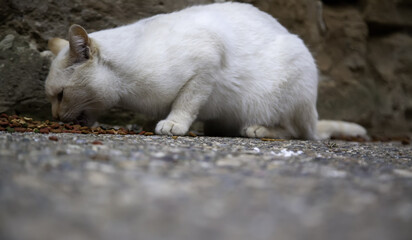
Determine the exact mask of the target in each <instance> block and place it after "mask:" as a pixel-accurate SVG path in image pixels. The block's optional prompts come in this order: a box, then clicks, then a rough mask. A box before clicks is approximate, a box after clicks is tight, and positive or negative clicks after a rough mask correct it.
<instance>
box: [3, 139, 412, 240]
mask: <svg viewBox="0 0 412 240" xmlns="http://www.w3.org/2000/svg"><path fill="white" fill-rule="evenodd" d="M50 136H55V137H57V141H53V140H50V139H49V137H50ZM51 139H54V140H56V139H55V138H51ZM95 141H99V142H95ZM93 142H94V143H95V144H93ZM96 143H97V144H96ZM100 143H101V144H100ZM411 226H412V147H411V145H405V146H404V145H401V144H400V143H398V142H391V143H355V142H342V141H262V140H260V139H242V138H210V137H195V138H193V137H179V138H177V139H173V138H171V137H166V136H120V135H98V136H95V135H77V134H50V135H41V134H33V133H13V134H10V133H5V132H0V239H5V240H26V239H27V240H28V239H30V240H48V239H53V240H54V239H76V240H82V239H87V240H90V239H103V240H104V239H107V240H112V239H120V240H123V239H144V240H152V239H153V240H158V239H168V240H185V239H190V240H193V239H197V240H201V239H205V240H210V239H226V240H232V239H233V240H243V239H245V240H250V239H254V240H272V239H294V240H297V239H302V240H303V239H305V240H306V239H328V240H331V239H365V240H366V239H376V240H381V239H382V240H386V239H399V240H401V239H405V240H407V239H410V237H411V236H412V229H411Z"/></svg>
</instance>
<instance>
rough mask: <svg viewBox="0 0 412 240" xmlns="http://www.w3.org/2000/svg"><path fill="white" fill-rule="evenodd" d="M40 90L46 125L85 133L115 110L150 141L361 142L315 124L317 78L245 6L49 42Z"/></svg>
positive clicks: (296, 45)
mask: <svg viewBox="0 0 412 240" xmlns="http://www.w3.org/2000/svg"><path fill="white" fill-rule="evenodd" d="M49 48H50V49H51V51H52V52H53V53H54V54H55V55H56V57H55V59H54V61H53V63H52V65H51V69H50V73H49V76H48V78H47V80H46V94H47V96H48V98H49V99H50V101H51V103H52V112H53V116H54V117H55V118H57V119H60V120H62V121H73V120H76V119H77V120H79V121H80V122H83V123H85V124H89V125H90V124H92V123H93V122H94V121H95V120H96V118H97V116H98V115H99V114H100V113H101V112H103V111H104V110H107V109H109V108H111V107H114V106H116V105H120V106H122V107H125V108H129V109H132V110H134V111H138V112H141V113H144V114H147V115H149V116H151V117H154V118H157V119H164V120H162V121H160V122H159V123H158V124H157V126H156V133H157V134H167V135H184V134H186V133H187V132H188V130H189V127H190V126H191V124H192V123H193V121H195V120H196V119H199V120H202V121H205V132H206V134H209V135H224V136H239V135H241V136H245V137H258V138H261V137H270V138H301V139H324V138H328V137H330V136H331V135H332V134H345V135H366V131H365V129H364V128H363V127H361V126H359V125H357V124H353V123H345V122H338V121H318V114H317V111H316V98H317V87H318V73H317V68H316V65H315V62H314V59H313V57H312V55H311V54H310V52H309V51H308V49H307V48H306V46H305V45H304V43H303V41H302V40H301V39H299V37H297V36H296V35H293V34H291V33H289V32H288V31H287V30H286V29H285V28H284V27H283V26H281V25H280V24H279V23H278V22H277V21H276V20H275V19H274V18H273V17H271V16H270V15H268V14H266V13H264V12H261V11H259V10H258V9H257V8H255V7H253V6H252V5H249V4H243V3H231V2H230V3H218V4H211V5H204V6H195V7H190V8H187V9H184V10H181V11H178V12H174V13H170V14H161V15H157V16H154V17H151V18H148V19H143V20H141V21H138V22H136V23H134V24H131V25H127V26H122V27H118V28H114V29H109V30H103V31H98V32H94V33H91V34H90V35H88V34H87V33H86V31H85V30H84V29H83V28H82V27H80V26H78V25H73V26H71V27H70V30H69V41H66V40H63V39H58V38H54V39H51V40H50V41H49Z"/></svg>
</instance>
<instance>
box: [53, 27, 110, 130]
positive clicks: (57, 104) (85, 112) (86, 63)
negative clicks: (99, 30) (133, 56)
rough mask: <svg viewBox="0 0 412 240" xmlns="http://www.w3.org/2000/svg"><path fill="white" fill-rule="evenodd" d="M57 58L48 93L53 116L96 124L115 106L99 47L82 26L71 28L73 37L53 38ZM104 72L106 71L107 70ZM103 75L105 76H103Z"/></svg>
mask: <svg viewBox="0 0 412 240" xmlns="http://www.w3.org/2000/svg"><path fill="white" fill-rule="evenodd" d="M49 49H50V50H51V51H52V53H53V54H54V56H55V58H54V60H53V62H52V64H51V67H50V71H49V75H48V77H47V79H46V86H45V89H46V96H47V97H48V99H49V100H50V102H51V104H52V114H53V118H55V119H57V120H60V121H64V122H72V121H73V122H77V123H79V124H82V125H89V126H90V125H92V124H93V123H94V122H95V120H96V119H97V117H98V115H99V113H101V112H102V111H103V110H106V109H107V108H109V107H111V105H112V102H111V100H108V96H105V91H106V90H107V89H106V88H107V86H105V82H107V81H106V80H107V79H104V78H105V77H104V76H103V75H104V73H102V70H101V67H102V66H101V63H99V48H98V46H97V43H96V42H95V41H94V40H93V39H91V38H90V37H89V36H88V34H87V32H86V31H85V30H84V29H83V28H82V27H81V26H79V25H73V26H71V27H70V29H69V40H68V41H66V40H64V39H60V38H53V39H51V40H49ZM103 72H104V71H103ZM102 78H103V79H102Z"/></svg>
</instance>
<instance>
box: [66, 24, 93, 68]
mask: <svg viewBox="0 0 412 240" xmlns="http://www.w3.org/2000/svg"><path fill="white" fill-rule="evenodd" d="M90 43H91V41H90V38H89V36H88V35H87V32H86V30H84V28H82V27H81V26H79V25H76V24H74V25H72V26H71V27H70V29H69V44H70V58H71V59H72V61H73V62H75V63H76V62H83V61H86V60H88V59H89V58H90V54H91V52H90Z"/></svg>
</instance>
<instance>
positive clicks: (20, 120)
mask: <svg viewBox="0 0 412 240" xmlns="http://www.w3.org/2000/svg"><path fill="white" fill-rule="evenodd" d="M0 131H7V132H10V133H13V132H35V133H44V134H48V133H77V134H120V135H135V134H138V135H144V136H151V135H154V133H153V132H147V131H141V132H139V133H136V132H134V131H130V130H127V129H125V128H119V129H113V128H110V129H106V128H103V127H91V128H90V127H86V126H81V125H77V124H70V123H59V122H53V121H49V120H46V121H35V120H33V119H32V118H28V117H20V116H17V115H11V116H9V115H7V114H5V113H2V114H0ZM188 136H191V137H197V135H196V134H195V133H193V132H189V133H188ZM172 138H173V139H174V140H176V139H177V136H172ZM49 139H50V140H51V141H58V138H57V137H50V138H49ZM331 139H332V140H343V141H350V142H390V141H399V142H401V143H402V144H403V145H409V144H410V142H411V141H410V138H409V137H407V136H402V137H376V136H372V137H371V139H370V140H367V139H365V138H362V137H347V136H336V137H332V138H331ZM261 140H262V141H268V142H275V141H286V140H284V139H272V138H262V139H261ZM93 144H95V145H100V144H103V143H102V142H100V141H95V142H93Z"/></svg>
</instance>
